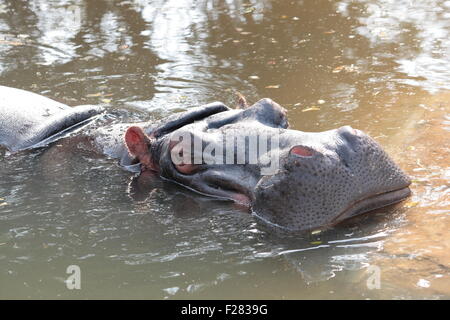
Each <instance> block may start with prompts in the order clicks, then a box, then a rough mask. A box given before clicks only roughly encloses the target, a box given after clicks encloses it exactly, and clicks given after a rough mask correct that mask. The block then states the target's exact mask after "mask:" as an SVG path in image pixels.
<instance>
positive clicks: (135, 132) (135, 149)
mask: <svg viewBox="0 0 450 320" xmlns="http://www.w3.org/2000/svg"><path fill="white" fill-rule="evenodd" d="M125 143H126V145H127V148H128V151H130V153H131V155H133V156H135V157H136V158H138V159H143V158H146V156H148V153H149V147H150V143H151V142H150V138H149V137H148V136H147V135H146V134H145V133H144V130H142V128H141V127H136V126H132V127H129V128H128V129H127V132H126V133H125Z"/></svg>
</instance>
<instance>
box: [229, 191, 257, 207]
mask: <svg viewBox="0 0 450 320" xmlns="http://www.w3.org/2000/svg"><path fill="white" fill-rule="evenodd" d="M232 199H233V201H234V202H235V204H236V205H237V206H238V207H244V208H250V206H251V204H252V202H251V200H250V198H249V197H248V196H246V195H245V194H242V193H235V194H234V195H233V196H232Z"/></svg>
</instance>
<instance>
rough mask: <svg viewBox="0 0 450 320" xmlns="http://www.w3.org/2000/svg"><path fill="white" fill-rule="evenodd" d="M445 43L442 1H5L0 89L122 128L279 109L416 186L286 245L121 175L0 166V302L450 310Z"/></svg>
mask: <svg viewBox="0 0 450 320" xmlns="http://www.w3.org/2000/svg"><path fill="white" fill-rule="evenodd" d="M449 36H450V1H438V0H427V1H420V2H418V1H406V0H405V1H403V0H402V1H389V0H358V1H356V0H353V1H350V0H342V1H325V0H319V1H317V0H314V1H312V0H305V1H292V2H290V1H269V0H264V1H257V2H256V1H232V0H226V1H225V0H203V1H193V0H176V1H175V0H173V1H170V0H169V1H162V0H161V1H145V0H134V1H126V0H122V1H119V0H118V1H106V0H95V1H94V0H61V1H49V0H35V1H21V0H0V84H1V85H7V86H12V87H17V88H22V89H26V90H30V91H33V92H36V93H40V94H43V95H45V96H48V97H51V98H53V99H56V100H58V101H61V102H64V103H67V104H69V105H77V104H87V103H90V104H101V105H104V106H105V107H106V108H107V109H108V113H109V117H110V119H113V121H115V122H132V121H151V120H154V119H160V118H163V117H165V116H167V115H169V114H172V113H173V112H177V111H181V110H187V109H188V108H190V107H194V106H198V105H200V104H203V103H209V102H212V101H215V100H220V101H223V102H225V103H227V104H229V105H234V103H235V92H236V91H239V92H241V93H243V94H244V95H246V96H247V99H248V100H249V101H250V102H254V101H256V100H258V99H260V98H262V97H270V98H272V99H274V100H275V101H277V102H278V103H280V104H281V105H283V106H284V107H286V108H287V109H288V112H289V113H288V115H289V122H290V124H291V127H292V128H294V129H298V130H304V131H323V130H329V129H333V128H336V127H339V126H342V125H351V126H353V127H355V128H358V129H361V130H364V131H366V132H367V133H369V134H370V135H372V136H373V137H374V138H375V139H376V140H377V141H379V142H380V143H381V144H382V145H383V146H384V147H385V148H386V149H387V150H388V152H389V153H390V154H391V155H392V156H393V158H394V159H395V160H396V161H397V162H398V163H399V165H400V166H401V167H402V168H404V169H405V171H406V172H407V173H408V174H409V175H410V176H411V177H412V179H413V185H412V191H413V196H412V197H411V198H410V199H408V200H407V201H405V202H403V203H401V204H399V205H397V206H394V207H390V208H385V209H382V210H378V211H377V212H373V213H371V214H368V215H365V216H362V217H359V218H357V219H354V220H352V221H349V222H347V223H345V224H342V225H339V226H337V227H335V228H334V229H331V230H328V231H326V232H324V233H321V234H307V235H304V236H303V237H299V238H295V239H280V238H278V237H275V236H274V235H271V234H269V233H267V232H266V231H264V230H262V229H260V228H259V226H258V225H256V224H255V222H254V221H253V219H252V218H251V217H250V216H249V215H248V214H246V213H245V212H243V211H241V210H240V209H239V208H237V207H235V206H234V205H232V204H230V203H228V202H221V201H214V200H211V199H208V198H204V197H200V196H198V195H195V194H193V193H191V192H189V191H186V190H184V189H182V188H180V187H178V186H176V185H173V184H170V183H167V182H163V181H160V180H158V179H154V180H151V181H146V182H143V181H140V180H137V179H136V178H135V177H134V176H133V175H132V174H130V173H129V172H125V171H123V170H122V169H121V168H120V167H119V166H118V165H117V163H116V161H115V160H111V159H105V158H97V157H92V155H91V154H89V153H88V152H82V151H80V152H79V153H76V154H70V155H69V156H68V154H67V153H66V152H64V150H63V149H62V148H61V147H59V146H58V144H55V146H53V147H52V148H50V149H46V150H41V149H40V150H33V151H30V152H25V153H20V154H14V155H10V154H8V153H7V152H5V150H0V155H1V160H0V177H1V178H0V198H1V199H0V297H1V298H138V299H140V298H156V299H166V298H192V299H196V298H256V299H257V298H275V299H280V298H286V299H301V298H305V299H311V298H325V299H329V298H331V299H332V298H344V299H349V298H354V299H366V298H372V299H377V298H384V299H390V298H396V299H405V298H406V299H407V298H447V299H448V298H450V254H449V252H450V251H449V249H450V243H449V239H450V237H449V231H448V230H449V227H450V182H449V181H450V167H449V159H450V156H449V154H450V150H449V148H450V132H449V131H450V107H449V104H450V93H449V89H450V68H449V65H450V44H449V42H448V38H449ZM69 265H78V266H80V268H81V272H82V282H81V286H82V288H81V290H68V289H67V288H66V284H65V282H64V281H65V279H66V278H67V277H68V274H66V268H67V267H68V266H69ZM377 268H378V269H377ZM374 270H380V276H381V281H380V287H379V288H378V289H377V288H373V287H371V286H370V284H369V286H368V285H367V281H368V280H370V279H369V278H370V276H371V275H373V272H374ZM369 282H370V281H369Z"/></svg>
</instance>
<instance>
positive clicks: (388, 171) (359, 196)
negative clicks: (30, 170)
mask: <svg viewBox="0 0 450 320" xmlns="http://www.w3.org/2000/svg"><path fill="white" fill-rule="evenodd" d="M0 93H1V97H2V98H0V145H1V146H4V147H6V148H8V149H9V150H11V151H18V150H24V149H27V148H32V147H35V146H42V145H43V144H45V143H49V142H51V141H54V140H56V139H57V138H58V136H59V135H60V133H61V132H63V131H64V130H68V129H71V128H74V127H77V126H79V125H81V124H83V123H85V122H86V121H89V119H92V117H93V116H95V115H97V114H99V113H100V112H101V111H102V110H101V109H100V108H98V107H92V106H81V107H74V108H70V107H68V106H65V105H62V104H59V103H57V102H55V101H53V100H50V99H47V98H44V97H42V96H39V95H35V94H33V93H28V92H25V91H22V90H17V89H11V88H7V87H0ZM34 102H36V103H34ZM47 109H48V110H47ZM89 135H90V137H89V138H90V141H91V144H92V147H93V148H94V149H95V150H97V152H99V153H104V154H108V155H109V156H112V157H115V158H118V159H120V161H121V164H122V165H124V166H128V165H133V164H136V165H137V166H139V169H140V171H141V172H150V171H151V172H156V173H157V174H158V175H159V176H161V177H162V178H165V179H168V180H171V181H174V182H176V183H178V184H180V185H183V186H184V187H187V188H189V189H192V190H194V191H197V192H199V193H202V194H205V195H209V196H214V197H217V198H221V199H229V200H233V201H235V202H237V203H240V204H243V205H245V206H247V207H249V208H251V211H252V214H253V215H254V216H255V218H256V219H257V220H258V221H259V222H260V223H262V224H264V225H266V226H270V227H274V228H276V229H278V230H283V231H286V232H297V231H304V230H310V229H316V228H321V227H326V226H330V225H333V224H336V223H338V222H340V221H342V220H344V219H346V218H349V217H351V216H354V215H357V214H360V213H364V212H367V211H370V210H373V209H376V208H380V207H383V206H387V205H390V204H393V203H396V202H399V201H401V200H402V199H404V198H406V197H407V196H408V195H409V194H410V191H409V188H408V186H409V184H410V180H409V178H408V177H407V176H406V175H405V174H404V173H403V172H402V171H401V170H400V169H399V168H398V167H397V166H396V165H395V163H394V162H393V161H392V160H391V159H390V158H389V156H388V155H387V154H386V153H385V152H384V151H383V150H382V148H381V147H380V146H379V145H378V144H377V143H376V142H375V141H374V140H373V139H371V138H370V137H369V136H367V135H366V134H364V133H363V132H361V131H359V130H355V129H352V128H351V127H348V126H346V127H342V128H339V129H336V130H330V131H325V132H317V133H308V132H302V131H297V130H290V129H288V121H287V117H286V111H285V110H284V109H283V108H282V107H281V106H279V105H278V104H277V103H275V102H273V101H272V100H270V99H262V100H260V101H258V102H257V103H255V104H254V105H252V106H250V107H246V108H244V109H238V110H233V109H230V108H228V107H227V106H225V105H223V104H222V103H219V102H216V103H212V104H209V105H205V106H201V107H197V108H192V109H190V110H188V111H186V112H183V113H178V114H175V115H172V116H170V117H168V118H166V119H164V120H162V121H160V122H158V123H144V124H141V125H139V126H137V125H119V126H117V127H115V128H108V130H105V129H104V128H98V129H96V130H91V131H90V132H89ZM242 137H244V139H242ZM67 141H68V143H70V139H68V140H67ZM196 141H197V142H198V141H200V143H197V145H195V144H196ZM250 141H253V142H255V141H257V144H256V145H257V147H256V149H257V152H256V153H255V152H254V150H253V149H255V148H254V146H255V145H253V148H252V144H251V143H250ZM262 147H263V148H262ZM206 151H208V152H206ZM252 152H253V153H252ZM252 160H253V161H252ZM269 169H270V170H269Z"/></svg>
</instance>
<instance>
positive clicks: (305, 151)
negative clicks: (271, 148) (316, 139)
mask: <svg viewBox="0 0 450 320" xmlns="http://www.w3.org/2000/svg"><path fill="white" fill-rule="evenodd" d="M314 153H315V152H314V150H313V149H311V148H308V147H304V146H295V147H292V149H291V150H290V151H289V154H292V155H295V156H299V157H312V156H313V155H314Z"/></svg>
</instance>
